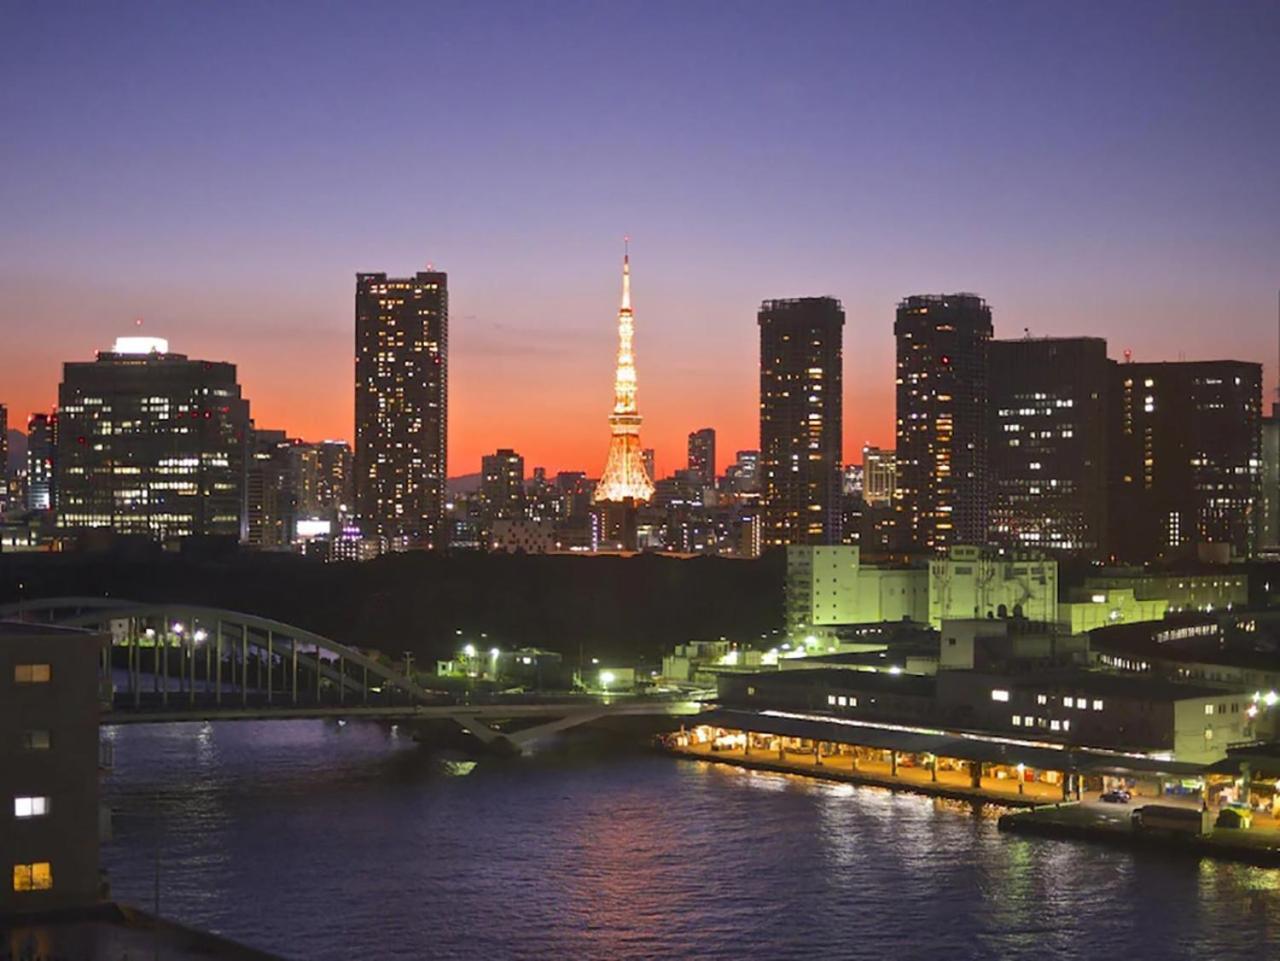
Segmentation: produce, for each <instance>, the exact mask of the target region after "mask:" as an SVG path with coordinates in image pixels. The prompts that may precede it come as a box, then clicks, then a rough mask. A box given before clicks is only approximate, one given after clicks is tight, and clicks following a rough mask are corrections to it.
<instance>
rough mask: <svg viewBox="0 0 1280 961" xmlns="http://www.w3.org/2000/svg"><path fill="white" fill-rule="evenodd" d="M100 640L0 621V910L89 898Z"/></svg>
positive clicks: (44, 907)
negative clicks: (0, 828) (0, 814)
mask: <svg viewBox="0 0 1280 961" xmlns="http://www.w3.org/2000/svg"><path fill="white" fill-rule="evenodd" d="M107 643H108V639H107V638H105V637H103V636H101V635H97V634H93V633H90V632H88V631H80V630H73V629H70V628H62V627H52V626H49V625H43V624H27V623H18V622H13V621H5V622H0V799H3V803H4V805H5V810H4V812H3V817H4V819H5V826H4V830H3V831H0V871H3V875H0V877H2V878H3V883H0V916H4V915H7V914H11V913H21V912H36V911H48V910H52V909H55V908H66V907H80V906H87V905H91V904H93V903H94V902H95V901H96V900H97V899H98V896H99V887H100V881H99V875H98V712H99V690H98V664H99V655H100V653H101V652H102V650H103V647H104V646H105V645H106V644H107Z"/></svg>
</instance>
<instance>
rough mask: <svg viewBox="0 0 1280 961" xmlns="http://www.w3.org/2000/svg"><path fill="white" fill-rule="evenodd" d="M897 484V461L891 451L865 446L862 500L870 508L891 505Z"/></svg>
mask: <svg viewBox="0 0 1280 961" xmlns="http://www.w3.org/2000/svg"><path fill="white" fill-rule="evenodd" d="M897 484H898V470H897V461H896V460H895V459H894V454H893V451H891V450H881V449H880V448H879V447H872V446H871V445H870V444H866V445H864V446H863V448H862V499H863V500H864V501H866V503H867V504H868V505H870V506H871V507H885V506H888V505H890V504H892V503H893V492H894V490H895V489H896V487H897Z"/></svg>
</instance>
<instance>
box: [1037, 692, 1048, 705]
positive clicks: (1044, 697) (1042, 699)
mask: <svg viewBox="0 0 1280 961" xmlns="http://www.w3.org/2000/svg"><path fill="white" fill-rule="evenodd" d="M1036 703H1037V704H1048V703H1049V695H1048V694H1037V695H1036Z"/></svg>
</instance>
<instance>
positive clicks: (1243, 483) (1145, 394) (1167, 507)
mask: <svg viewBox="0 0 1280 961" xmlns="http://www.w3.org/2000/svg"><path fill="white" fill-rule="evenodd" d="M1113 371H1114V372H1113V375H1112V376H1113V378H1114V380H1113V384H1112V390H1113V395H1114V397H1115V404H1114V405H1113V406H1114V413H1113V417H1112V435H1113V438H1114V439H1113V444H1112V466H1111V475H1112V493H1113V502H1112V505H1111V508H1110V514H1111V520H1110V527H1111V538H1112V544H1111V549H1112V551H1113V552H1114V553H1115V554H1116V556H1117V558H1118V559H1120V560H1124V561H1147V560H1154V559H1157V558H1164V557H1170V556H1176V555H1179V554H1189V553H1192V552H1195V551H1196V550H1197V549H1200V550H1203V549H1204V547H1205V546H1207V545H1217V546H1218V550H1219V551H1221V552H1224V553H1225V551H1226V550H1227V549H1228V548H1229V550H1230V553H1231V554H1234V555H1237V556H1247V555H1249V554H1251V553H1252V552H1253V550H1254V546H1255V544H1256V538H1257V536H1258V533H1259V531H1258V527H1259V516H1258V514H1259V511H1258V498H1259V493H1260V482H1261V472H1262V439H1261V424H1262V366H1261V365H1260V364H1251V363H1245V362H1243V361H1234V360H1213V361H1191V362H1186V363H1151V364H1119V365H1117V366H1116V367H1115V368H1113Z"/></svg>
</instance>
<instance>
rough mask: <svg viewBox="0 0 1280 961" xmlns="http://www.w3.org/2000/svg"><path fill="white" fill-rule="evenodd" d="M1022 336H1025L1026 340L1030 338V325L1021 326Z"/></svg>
mask: <svg viewBox="0 0 1280 961" xmlns="http://www.w3.org/2000/svg"><path fill="white" fill-rule="evenodd" d="M1022 336H1023V337H1025V338H1026V339H1027V340H1030V339H1031V328H1030V327H1023V328H1022Z"/></svg>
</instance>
